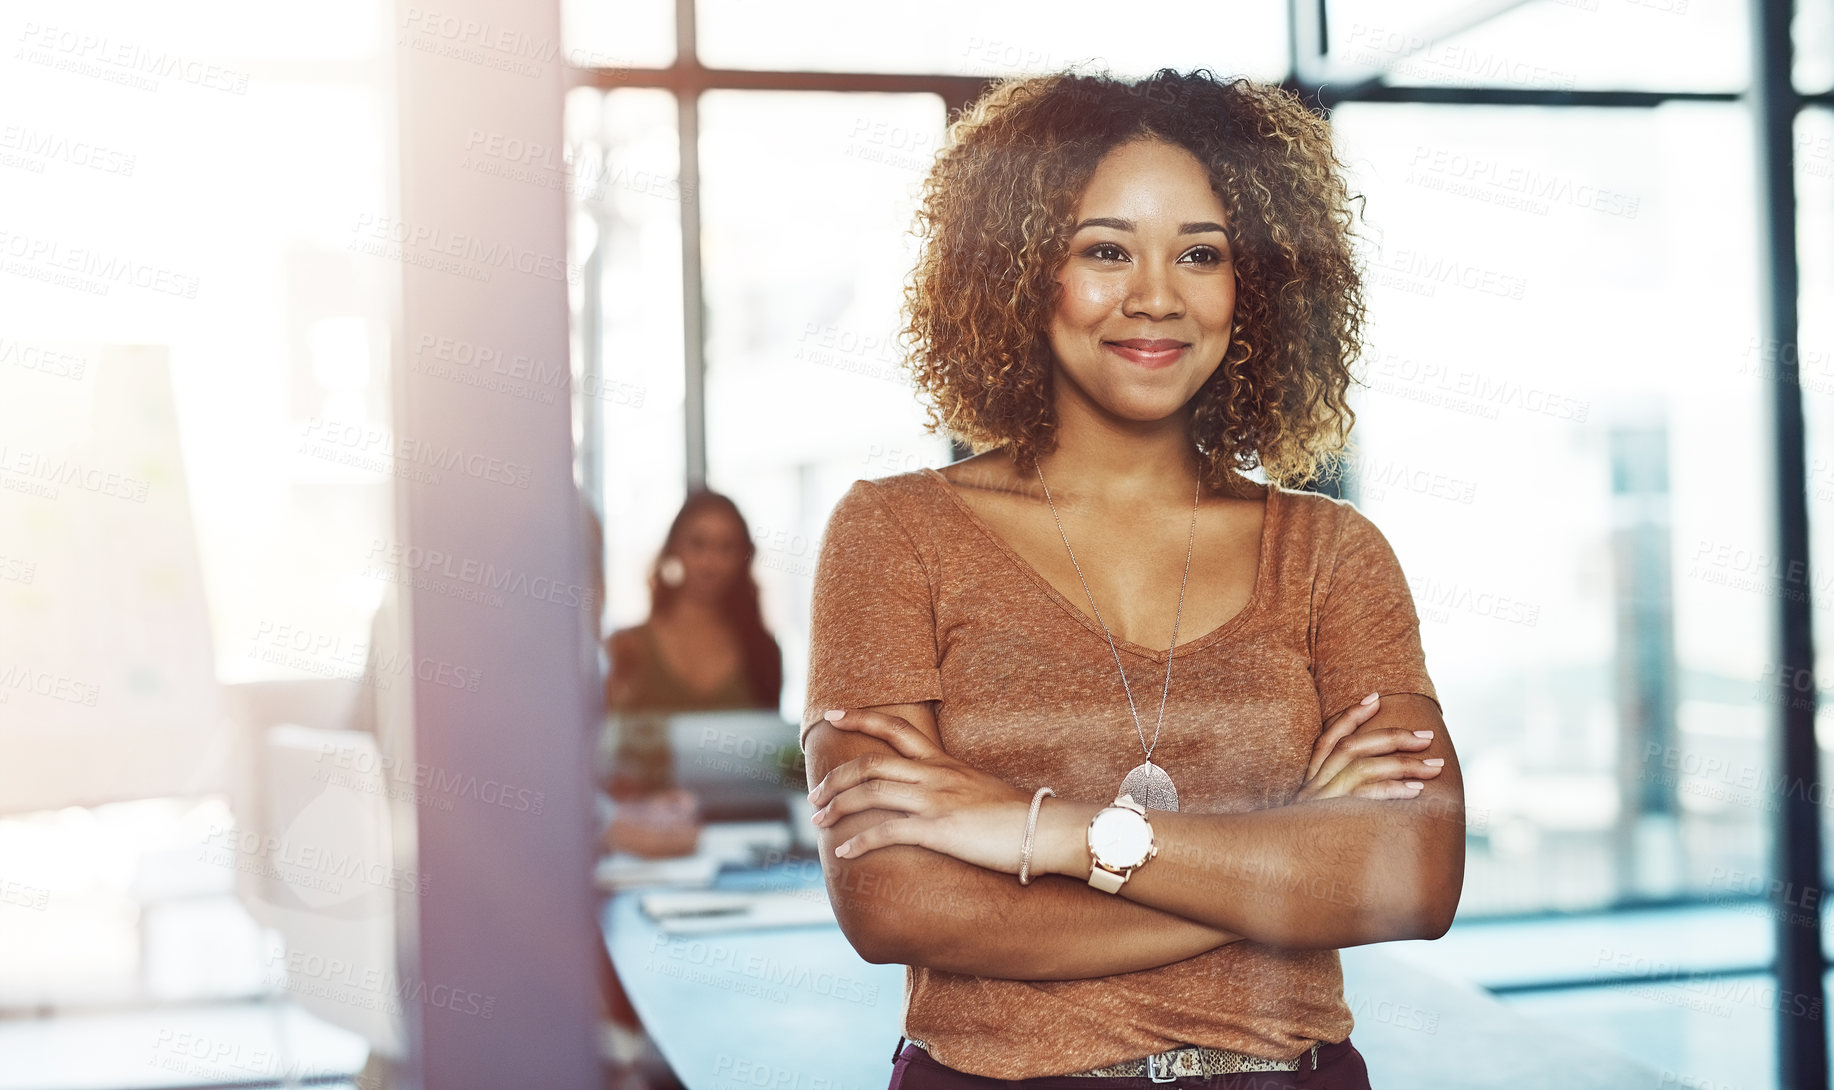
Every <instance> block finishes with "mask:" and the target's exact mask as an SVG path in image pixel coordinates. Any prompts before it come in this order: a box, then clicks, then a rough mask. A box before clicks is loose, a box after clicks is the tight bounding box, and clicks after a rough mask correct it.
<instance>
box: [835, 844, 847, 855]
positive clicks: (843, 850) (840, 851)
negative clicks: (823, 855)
mask: <svg viewBox="0 0 1834 1090" xmlns="http://www.w3.org/2000/svg"><path fill="white" fill-rule="evenodd" d="M834 854H835V855H846V854H847V845H845V844H841V845H839V846H837V847H836V848H835V849H834Z"/></svg>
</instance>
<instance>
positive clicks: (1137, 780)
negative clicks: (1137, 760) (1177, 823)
mask: <svg viewBox="0 0 1834 1090" xmlns="http://www.w3.org/2000/svg"><path fill="white" fill-rule="evenodd" d="M1120 794H1123V795H1132V796H1133V797H1134V801H1135V802H1137V803H1139V804H1140V805H1141V806H1144V807H1146V808H1147V809H1148V810H1176V809H1178V789H1177V788H1176V787H1173V786H1172V778H1171V777H1170V776H1168V775H1166V774H1165V769H1163V768H1160V767H1159V766H1158V765H1156V764H1154V763H1153V762H1151V761H1145V762H1142V763H1141V764H1140V765H1138V766H1137V767H1135V768H1134V770H1133V771H1132V772H1129V773H1128V774H1127V778H1126V779H1124V780H1122V781H1121V790H1120Z"/></svg>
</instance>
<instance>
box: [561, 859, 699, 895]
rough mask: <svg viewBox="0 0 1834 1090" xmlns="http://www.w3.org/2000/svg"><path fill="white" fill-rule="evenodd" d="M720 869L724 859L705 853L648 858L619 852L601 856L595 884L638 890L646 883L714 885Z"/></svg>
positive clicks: (604, 886) (655, 884)
mask: <svg viewBox="0 0 1834 1090" xmlns="http://www.w3.org/2000/svg"><path fill="white" fill-rule="evenodd" d="M719 872H720V860H719V859H717V858H714V857H711V856H705V855H684V856H680V857H679V858H675V859H645V858H643V857H642V856H637V855H631V854H629V853H627V852H618V853H616V854H613V855H608V856H605V857H604V858H602V859H600V860H599V862H598V866H597V867H595V868H594V870H593V875H592V879H593V883H594V884H595V885H597V886H598V888H599V889H602V890H624V889H637V888H639V887H642V886H710V885H712V884H713V879H714V876H715V875H717V874H719Z"/></svg>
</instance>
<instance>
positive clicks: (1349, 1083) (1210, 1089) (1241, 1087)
mask: <svg viewBox="0 0 1834 1090" xmlns="http://www.w3.org/2000/svg"><path fill="white" fill-rule="evenodd" d="M1299 1066H1300V1069H1299V1070H1298V1071H1242V1072H1238V1073H1236V1074H1234V1075H1210V1076H1207V1077H1200V1076H1196V1075H1183V1076H1180V1077H1179V1078H1178V1079H1176V1080H1175V1081H1174V1082H1170V1083H1159V1082H1154V1081H1152V1080H1151V1079H1149V1078H1146V1077H1145V1076H1144V1075H1141V1076H1128V1077H1116V1076H1109V1075H1100V1076H1087V1075H1051V1076H1046V1077H1042V1078H1036V1079H994V1078H988V1077H987V1076H985V1075H970V1074H968V1073H967V1072H966V1071H957V1070H955V1069H954V1068H953V1067H950V1066H948V1065H947V1064H944V1063H941V1062H940V1061H938V1060H937V1059H936V1058H935V1057H933V1056H931V1055H930V1054H929V1053H928V1052H925V1051H924V1050H923V1049H921V1048H918V1047H917V1046H916V1045H913V1044H906V1045H905V1046H904V1048H903V1050H902V1051H900V1052H899V1053H898V1058H897V1060H896V1061H894V1062H893V1064H892V1081H891V1085H890V1086H889V1087H887V1090H1021V1088H1023V1090H1370V1087H1369V1069H1368V1068H1366V1067H1365V1066H1363V1055H1362V1053H1360V1052H1358V1051H1357V1050H1356V1046H1355V1045H1353V1044H1351V1043H1350V1038H1348V1037H1346V1038H1344V1039H1343V1040H1342V1041H1339V1042H1337V1043H1336V1044H1322V1045H1319V1046H1318V1070H1316V1071H1311V1070H1308V1068H1310V1066H1311V1054H1310V1053H1307V1054H1305V1055H1303V1056H1301V1057H1299Z"/></svg>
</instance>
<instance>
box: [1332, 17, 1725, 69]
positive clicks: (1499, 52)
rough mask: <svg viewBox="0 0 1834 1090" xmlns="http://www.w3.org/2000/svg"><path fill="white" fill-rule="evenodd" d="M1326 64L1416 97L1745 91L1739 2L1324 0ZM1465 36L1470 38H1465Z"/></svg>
mask: <svg viewBox="0 0 1834 1090" xmlns="http://www.w3.org/2000/svg"><path fill="white" fill-rule="evenodd" d="M1325 8H1326V26H1327V32H1328V35H1329V49H1328V51H1327V58H1328V59H1329V60H1330V61H1331V62H1332V64H1333V66H1334V67H1335V66H1339V65H1342V66H1346V67H1345V68H1343V69H1342V70H1343V71H1346V72H1351V73H1354V72H1355V71H1357V70H1359V69H1369V68H1381V69H1385V70H1387V71H1388V72H1389V79H1388V82H1389V83H1392V84H1397V85H1405V86H1411V87H1497V88H1516V89H1524V90H1554V91H1561V90H1575V89H1581V88H1585V89H1600V90H1613V91H1657V90H1660V91H1727V92H1732V91H1738V90H1740V89H1741V88H1743V87H1744V86H1745V83H1746V81H1747V79H1748V78H1749V72H1750V65H1749V61H1748V53H1749V51H1750V36H1749V25H1750V21H1751V17H1750V13H1749V11H1748V9H1747V5H1746V4H1745V2H1744V0H1539V2H1534V3H1521V4H1515V5H1511V6H1505V5H1496V4H1488V5H1483V6H1481V7H1479V6H1477V5H1472V4H1468V3H1461V2H1459V0H1427V2H1424V3H1422V2H1418V0H1329V2H1328V3H1326V4H1325ZM1462 28H1468V29H1462Z"/></svg>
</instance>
